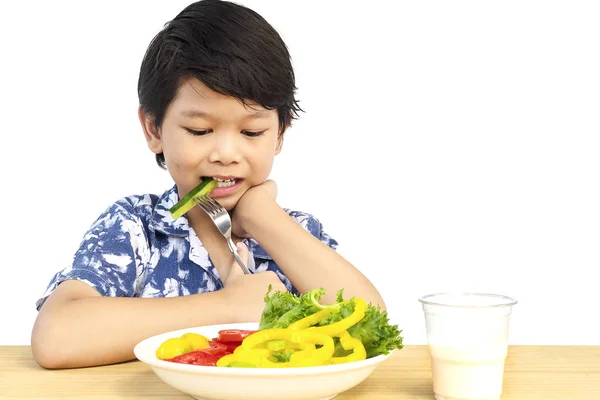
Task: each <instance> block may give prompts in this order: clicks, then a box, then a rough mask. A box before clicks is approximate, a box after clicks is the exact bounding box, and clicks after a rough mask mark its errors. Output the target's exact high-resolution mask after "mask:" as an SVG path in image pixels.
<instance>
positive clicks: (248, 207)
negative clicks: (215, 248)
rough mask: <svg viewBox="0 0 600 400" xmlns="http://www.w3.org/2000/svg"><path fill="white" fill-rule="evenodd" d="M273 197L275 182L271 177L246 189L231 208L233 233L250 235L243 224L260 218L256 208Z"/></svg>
mask: <svg viewBox="0 0 600 400" xmlns="http://www.w3.org/2000/svg"><path fill="white" fill-rule="evenodd" d="M275 199H277V184H276V183H275V181H273V180H271V179H269V180H266V181H265V182H263V183H261V184H260V185H257V186H254V187H251V188H250V189H248V190H247V191H246V193H244V194H243V195H242V197H241V198H240V200H239V201H238V203H237V205H236V206H235V209H234V210H233V214H232V221H231V229H232V232H233V234H234V235H236V236H238V237H245V238H247V237H251V236H250V234H249V232H248V230H247V229H246V228H245V226H246V225H247V223H248V222H249V221H250V220H251V219H252V218H257V217H258V218H260V213H257V212H256V210H257V209H258V208H260V206H261V204H263V205H264V204H265V202H268V201H271V202H274V201H275Z"/></svg>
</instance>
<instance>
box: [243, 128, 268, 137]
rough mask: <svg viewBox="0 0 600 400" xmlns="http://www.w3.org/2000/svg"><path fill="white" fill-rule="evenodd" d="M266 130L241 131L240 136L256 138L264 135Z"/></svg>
mask: <svg viewBox="0 0 600 400" xmlns="http://www.w3.org/2000/svg"><path fill="white" fill-rule="evenodd" d="M265 131H266V129H265V130H263V131H242V134H244V135H246V136H248V137H256V136H260V135H262V134H263V133H265Z"/></svg>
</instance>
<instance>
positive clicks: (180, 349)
mask: <svg viewBox="0 0 600 400" xmlns="http://www.w3.org/2000/svg"><path fill="white" fill-rule="evenodd" d="M209 346H210V343H209V339H208V338H207V337H206V336H202V335H200V334H197V333H191V332H190V333H185V334H183V335H181V336H180V337H177V338H170V339H167V340H165V341H164V342H162V344H161V345H160V346H159V347H158V349H156V358H158V359H160V360H166V359H169V358H174V357H177V356H180V355H182V354H185V353H188V352H190V351H194V350H203V349H206V348H208V347H209Z"/></svg>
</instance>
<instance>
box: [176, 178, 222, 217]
mask: <svg viewBox="0 0 600 400" xmlns="http://www.w3.org/2000/svg"><path fill="white" fill-rule="evenodd" d="M216 187H217V181H216V180H215V179H212V178H204V179H203V180H202V182H200V184H199V185H198V186H196V187H195V188H193V189H192V190H191V191H190V192H189V193H188V194H186V195H185V196H183V199H181V200H179V201H178V202H177V204H175V205H174V206H173V207H171V208H170V209H169V212H170V213H171V216H172V217H173V219H174V220H176V219H177V218H179V217H181V216H182V215H183V214H185V213H186V212H188V211H190V210H191V209H192V207H194V206H195V205H196V203H194V198H195V197H201V196H206V195H208V194H210V192H212V191H213V189H214V188H216Z"/></svg>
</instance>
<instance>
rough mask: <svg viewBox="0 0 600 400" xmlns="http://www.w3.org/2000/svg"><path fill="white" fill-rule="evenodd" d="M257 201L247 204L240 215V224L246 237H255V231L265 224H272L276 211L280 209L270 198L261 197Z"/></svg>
mask: <svg viewBox="0 0 600 400" xmlns="http://www.w3.org/2000/svg"><path fill="white" fill-rule="evenodd" d="M256 200H258V201H253V202H252V203H251V204H248V205H247V206H246V207H245V209H244V212H243V213H242V215H240V224H241V227H242V229H243V230H244V231H245V232H246V233H247V236H248V237H256V236H257V233H258V232H257V230H259V229H261V227H264V226H265V222H267V221H268V222H272V219H273V218H275V217H276V211H277V210H278V209H279V210H280V209H281V208H280V207H279V205H278V204H277V203H276V202H275V200H273V198H272V197H270V196H266V195H265V196H261V198H260V199H256Z"/></svg>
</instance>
